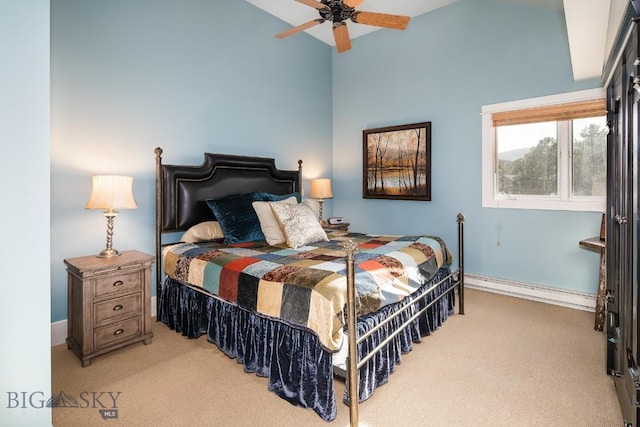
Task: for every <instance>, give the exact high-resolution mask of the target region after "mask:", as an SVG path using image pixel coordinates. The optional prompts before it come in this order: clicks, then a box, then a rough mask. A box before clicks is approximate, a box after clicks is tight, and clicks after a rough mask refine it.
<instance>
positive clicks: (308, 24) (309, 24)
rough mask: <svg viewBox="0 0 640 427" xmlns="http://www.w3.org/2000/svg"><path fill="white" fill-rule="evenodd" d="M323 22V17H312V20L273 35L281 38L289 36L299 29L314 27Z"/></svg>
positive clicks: (299, 30)
mask: <svg viewBox="0 0 640 427" xmlns="http://www.w3.org/2000/svg"><path fill="white" fill-rule="evenodd" d="M323 22H324V19H314V20H313V21H309V22H305V23H304V24H300V25H298V26H297V27H293V28H289V29H288V30H285V31H283V32H281V33H278V34H276V35H275V36H274V37H275V38H277V39H283V38H285V37H289V36H292V35H294V34H297V33H299V32H301V31H304V30H307V29H309V28H311V27H315V26H316V25H318V24H322V23H323Z"/></svg>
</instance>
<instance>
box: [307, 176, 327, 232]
mask: <svg viewBox="0 0 640 427" xmlns="http://www.w3.org/2000/svg"><path fill="white" fill-rule="evenodd" d="M309 197H311V198H312V199H318V204H319V205H320V212H319V214H318V221H320V223H321V224H324V220H323V219H322V203H323V202H324V199H332V198H333V193H332V192H331V180H330V179H328V178H317V179H312V180H311V193H310V194H309Z"/></svg>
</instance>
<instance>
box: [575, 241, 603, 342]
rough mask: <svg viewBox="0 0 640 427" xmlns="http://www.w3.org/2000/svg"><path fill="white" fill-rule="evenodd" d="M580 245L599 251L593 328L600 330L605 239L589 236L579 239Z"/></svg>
mask: <svg viewBox="0 0 640 427" xmlns="http://www.w3.org/2000/svg"><path fill="white" fill-rule="evenodd" d="M580 246H582V247H584V248H587V249H593V250H597V251H600V272H599V273H598V296H597V298H596V321H595V326H594V327H593V329H595V330H596V331H601V330H602V329H603V328H604V295H605V292H606V287H607V286H606V280H607V275H606V267H607V265H606V260H607V257H606V254H605V248H606V245H605V241H604V240H601V239H600V237H590V238H588V239H584V240H580Z"/></svg>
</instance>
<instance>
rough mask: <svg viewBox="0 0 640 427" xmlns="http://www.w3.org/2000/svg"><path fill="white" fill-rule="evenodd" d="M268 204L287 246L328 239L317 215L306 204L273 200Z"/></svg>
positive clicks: (296, 246)
mask: <svg viewBox="0 0 640 427" xmlns="http://www.w3.org/2000/svg"><path fill="white" fill-rule="evenodd" d="M269 205H270V206H271V210H272V211H273V213H274V215H275V217H276V219H277V220H278V222H279V223H280V225H281V226H282V230H283V231H284V236H285V239H286V241H287V245H288V246H289V247H291V248H294V249H296V248H299V247H301V246H304V245H307V244H309V243H315V242H320V241H328V240H329V239H328V238H327V234H326V233H325V232H324V230H323V229H322V226H321V225H320V223H319V222H318V217H317V216H316V215H315V214H314V213H313V211H312V210H311V208H309V207H308V206H306V205H303V204H296V205H290V204H287V203H273V202H270V203H269Z"/></svg>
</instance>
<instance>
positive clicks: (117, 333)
mask: <svg viewBox="0 0 640 427" xmlns="http://www.w3.org/2000/svg"><path fill="white" fill-rule="evenodd" d="M123 332H124V329H116V331H115V332H114V333H113V335H120V334H122V333H123Z"/></svg>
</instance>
